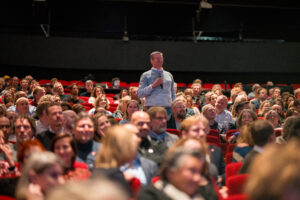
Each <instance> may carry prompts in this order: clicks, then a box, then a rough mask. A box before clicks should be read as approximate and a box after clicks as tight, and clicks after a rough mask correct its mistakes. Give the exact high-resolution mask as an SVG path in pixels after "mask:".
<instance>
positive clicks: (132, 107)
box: [120, 99, 139, 124]
mask: <svg viewBox="0 0 300 200" xmlns="http://www.w3.org/2000/svg"><path fill="white" fill-rule="evenodd" d="M138 110H139V102H137V101H136V100H133V99H132V100H130V101H128V103H127V106H126V112H125V114H124V117H123V119H122V120H121V121H120V124H126V123H128V122H130V120H131V116H132V114H133V113H134V112H135V111H138Z"/></svg>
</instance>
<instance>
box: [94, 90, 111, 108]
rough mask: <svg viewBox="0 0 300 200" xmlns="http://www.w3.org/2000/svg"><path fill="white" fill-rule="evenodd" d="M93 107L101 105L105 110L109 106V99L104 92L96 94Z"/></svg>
mask: <svg viewBox="0 0 300 200" xmlns="http://www.w3.org/2000/svg"><path fill="white" fill-rule="evenodd" d="M94 107H95V109H96V108H98V107H102V108H105V110H107V109H108V108H109V101H108V99H107V98H106V97H105V94H101V95H100V96H98V97H97V98H96V100H95V103H94Z"/></svg>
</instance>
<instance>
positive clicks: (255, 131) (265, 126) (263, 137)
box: [250, 120, 275, 147]
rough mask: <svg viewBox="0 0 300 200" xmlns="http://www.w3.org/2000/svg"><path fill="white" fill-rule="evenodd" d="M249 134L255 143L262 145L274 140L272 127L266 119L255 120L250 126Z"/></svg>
mask: <svg viewBox="0 0 300 200" xmlns="http://www.w3.org/2000/svg"><path fill="white" fill-rule="evenodd" d="M250 132H251V136H252V138H253V142H254V144H255V145H257V146H259V147H264V146H265V145H267V144H269V143H273V142H274V141H275V134H274V128H273V126H272V124H271V123H270V122H268V121H266V120H256V121H254V122H252V123H251V126H250Z"/></svg>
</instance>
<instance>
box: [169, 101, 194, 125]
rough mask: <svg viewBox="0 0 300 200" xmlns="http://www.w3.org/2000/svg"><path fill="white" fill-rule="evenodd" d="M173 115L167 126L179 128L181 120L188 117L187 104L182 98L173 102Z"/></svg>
mask: <svg viewBox="0 0 300 200" xmlns="http://www.w3.org/2000/svg"><path fill="white" fill-rule="evenodd" d="M171 110H172V115H171V118H170V119H169V120H168V122H167V127H168V128H171V129H177V130H178V129H179V127H180V124H181V122H182V121H183V120H184V119H185V118H186V117H188V116H189V115H188V114H187V113H186V104H185V102H184V101H183V100H181V99H175V101H173V102H172V104H171Z"/></svg>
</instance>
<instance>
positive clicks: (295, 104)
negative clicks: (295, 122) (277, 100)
mask: <svg viewBox="0 0 300 200" xmlns="http://www.w3.org/2000/svg"><path fill="white" fill-rule="evenodd" d="M288 108H289V109H290V108H296V109H297V111H298V112H300V99H295V101H292V102H291V103H290V105H289V107H288Z"/></svg>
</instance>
